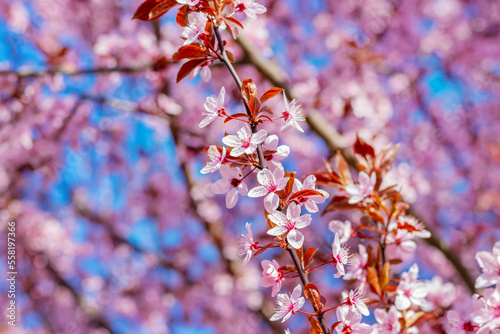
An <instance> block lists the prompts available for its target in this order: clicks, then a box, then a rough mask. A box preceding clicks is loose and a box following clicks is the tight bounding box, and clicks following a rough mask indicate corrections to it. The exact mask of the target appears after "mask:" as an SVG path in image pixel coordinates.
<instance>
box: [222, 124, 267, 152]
mask: <svg viewBox="0 0 500 334" xmlns="http://www.w3.org/2000/svg"><path fill="white" fill-rule="evenodd" d="M237 134H238V135H237V136H234V135H228V136H225V137H224V138H222V142H223V143H224V144H226V145H227V146H230V147H232V148H233V149H232V150H231V153H230V155H231V156H232V157H239V156H240V155H242V154H245V153H246V154H252V153H253V152H255V150H256V149H257V145H258V144H260V143H262V142H263V141H264V140H265V139H266V136H267V131H266V130H259V131H258V132H257V133H252V130H250V127H249V126H248V125H246V124H245V126H244V127H242V128H241V129H239V130H238V131H237Z"/></svg>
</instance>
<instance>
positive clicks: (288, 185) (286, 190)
mask: <svg viewBox="0 0 500 334" xmlns="http://www.w3.org/2000/svg"><path fill="white" fill-rule="evenodd" d="M285 177H289V179H288V182H287V183H286V186H285V188H284V189H283V197H284V198H288V196H290V194H291V193H292V190H293V183H294V182H295V172H289V171H287V172H286V174H285Z"/></svg>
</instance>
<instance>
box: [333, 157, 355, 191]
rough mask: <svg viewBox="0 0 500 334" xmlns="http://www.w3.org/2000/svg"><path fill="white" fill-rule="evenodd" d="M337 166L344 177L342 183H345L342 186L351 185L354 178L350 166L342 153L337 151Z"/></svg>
mask: <svg viewBox="0 0 500 334" xmlns="http://www.w3.org/2000/svg"><path fill="white" fill-rule="evenodd" d="M335 166H336V167H337V170H338V171H339V173H340V176H341V177H342V181H344V182H343V183H342V184H343V185H348V184H351V183H352V177H351V172H350V171H349V164H347V161H345V159H344V156H343V155H342V154H341V153H340V151H337V154H336V155H335Z"/></svg>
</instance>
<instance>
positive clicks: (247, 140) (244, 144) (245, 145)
mask: <svg viewBox="0 0 500 334" xmlns="http://www.w3.org/2000/svg"><path fill="white" fill-rule="evenodd" d="M250 145H251V143H250V140H249V139H245V140H243V141H242V143H241V147H243V148H249V147H250Z"/></svg>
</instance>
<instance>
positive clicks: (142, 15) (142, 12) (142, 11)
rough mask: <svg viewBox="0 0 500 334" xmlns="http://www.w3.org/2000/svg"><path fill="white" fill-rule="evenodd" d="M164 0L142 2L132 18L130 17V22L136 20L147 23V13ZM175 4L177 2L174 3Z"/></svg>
mask: <svg viewBox="0 0 500 334" xmlns="http://www.w3.org/2000/svg"><path fill="white" fill-rule="evenodd" d="M163 1H164V0H146V1H144V2H143V3H142V4H141V5H140V6H139V8H137V10H136V12H135V14H134V17H132V20H134V19H138V20H141V21H149V20H150V19H149V13H150V12H151V10H152V9H153V8H155V7H156V6H158V4H159V3H161V2H163ZM176 2H177V1H176Z"/></svg>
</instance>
